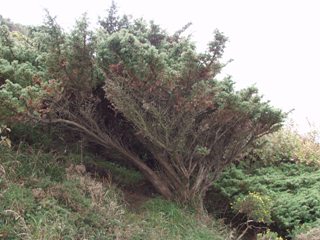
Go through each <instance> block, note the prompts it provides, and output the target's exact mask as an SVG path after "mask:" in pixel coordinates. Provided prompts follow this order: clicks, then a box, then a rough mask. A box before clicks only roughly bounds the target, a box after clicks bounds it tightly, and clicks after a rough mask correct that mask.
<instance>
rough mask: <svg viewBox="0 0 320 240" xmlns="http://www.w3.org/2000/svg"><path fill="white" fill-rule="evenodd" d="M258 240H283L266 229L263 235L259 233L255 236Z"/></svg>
mask: <svg viewBox="0 0 320 240" xmlns="http://www.w3.org/2000/svg"><path fill="white" fill-rule="evenodd" d="M257 239H258V240H283V238H282V237H279V236H278V234H277V233H275V232H272V231H270V229H268V230H267V231H266V232H265V233H259V234H258V236H257Z"/></svg>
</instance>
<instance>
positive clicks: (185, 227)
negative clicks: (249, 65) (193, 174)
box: [0, 146, 228, 240]
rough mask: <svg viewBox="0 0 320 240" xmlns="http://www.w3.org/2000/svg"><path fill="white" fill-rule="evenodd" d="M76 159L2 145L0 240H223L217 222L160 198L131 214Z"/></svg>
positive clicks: (106, 184)
mask: <svg viewBox="0 0 320 240" xmlns="http://www.w3.org/2000/svg"><path fill="white" fill-rule="evenodd" d="M77 159H79V157H77V156H76V155H69V156H63V155H58V154H50V153H43V152H41V151H35V150H34V149H32V148H24V149H23V150H21V149H20V150H18V151H17V150H16V151H12V150H9V149H6V148H3V147H2V148H1V146H0V239H32V240H37V239H48V240H53V239H137V240H138V239H190V240H191V239H195V240H196V239H213V240H220V239H221V240H222V239H227V237H228V236H227V234H228V232H227V230H226V229H225V227H223V225H221V224H220V223H218V221H215V220H213V219H209V218H208V219H207V220H206V221H204V220H199V219H197V217H196V215H195V214H193V213H192V212H190V211H188V210H186V209H182V208H180V207H179V206H177V205H176V204H174V203H171V202H167V201H164V200H162V199H161V198H153V199H149V200H148V201H147V202H145V203H144V204H143V205H142V206H141V207H140V208H139V209H135V210H129V208H128V207H127V205H126V202H125V201H124V200H123V193H122V192H121V190H119V189H117V188H115V187H114V186H113V185H112V184H110V182H109V181H106V180H105V181H101V180H98V179H93V178H92V177H90V176H89V175H88V174H87V173H86V172H85V169H84V168H83V165H81V164H80V163H78V164H77V163H76V161H77ZM72 163H73V164H72ZM114 168H116V167H115V166H114ZM118 171H120V172H121V169H120V168H119V169H118ZM129 175H130V174H129ZM132 176H134V177H133V178H137V176H136V175H135V174H133V175H131V177H132Z"/></svg>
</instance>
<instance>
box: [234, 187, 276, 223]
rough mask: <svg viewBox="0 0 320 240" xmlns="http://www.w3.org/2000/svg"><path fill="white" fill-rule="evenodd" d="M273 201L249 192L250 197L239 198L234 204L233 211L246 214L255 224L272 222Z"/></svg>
mask: <svg viewBox="0 0 320 240" xmlns="http://www.w3.org/2000/svg"><path fill="white" fill-rule="evenodd" d="M271 206H272V205H271V199H270V198H269V197H267V196H263V195H261V194H260V193H256V192H253V193H252V192H249V194H248V195H246V196H243V197H239V198H237V199H236V200H235V202H233V203H232V209H233V210H235V211H238V212H240V213H243V214H245V215H246V216H247V217H248V218H249V219H250V220H253V221H255V222H264V223H270V222H271Z"/></svg>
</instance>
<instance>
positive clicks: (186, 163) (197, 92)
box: [0, 6, 284, 207]
mask: <svg viewBox="0 0 320 240" xmlns="http://www.w3.org/2000/svg"><path fill="white" fill-rule="evenodd" d="M100 23H101V29H99V30H97V31H96V32H92V31H91V30H89V24H88V20H87V18H86V16H85V15H84V16H83V17H82V18H80V20H79V21H77V22H76V25H75V27H74V29H73V30H72V31H71V32H70V33H65V32H64V31H63V29H62V28H61V27H60V26H59V25H58V24H57V23H56V21H55V18H53V17H51V16H50V15H48V16H47V18H46V22H45V25H44V26H40V27H33V28H30V29H29V31H28V33H27V34H23V33H21V32H12V31H9V29H8V27H7V26H5V25H4V26H2V27H1V38H0V40H1V41H0V44H1V45H0V60H1V61H0V79H2V81H3V80H6V81H5V83H4V82H3V83H2V86H1V90H0V99H1V102H3V104H2V105H1V106H0V111H1V115H0V116H1V119H0V121H1V120H2V121H4V120H6V121H8V120H17V119H18V120H23V119H32V120H36V121H39V122H42V123H49V124H60V125H62V126H65V127H68V128H70V129H72V130H75V131H77V132H78V133H80V134H82V135H83V136H86V137H87V138H88V139H90V141H91V142H94V143H96V144H99V145H101V146H102V147H104V148H105V149H106V150H108V151H109V152H110V153H112V154H113V155H115V157H117V158H125V159H126V160H127V161H128V162H129V163H131V164H132V165H134V166H135V167H136V168H137V169H139V170H140V171H141V173H142V174H143V175H144V176H145V177H146V179H147V180H148V181H149V182H150V183H151V184H152V185H153V186H154V187H155V189H156V190H157V191H158V192H159V193H161V194H162V195H163V196H164V197H166V198H167V199H174V200H176V201H179V202H183V203H196V204H200V207H201V201H202V198H203V196H204V194H205V192H206V191H207V189H208V188H209V186H210V185H211V184H212V182H213V181H214V180H215V179H216V178H217V177H218V176H219V174H220V173H221V171H222V170H223V169H224V168H225V167H226V166H228V165H229V164H230V163H231V162H233V161H234V160H236V159H237V158H238V157H239V156H240V155H241V154H242V153H243V151H244V150H245V149H247V148H248V147H250V146H251V145H252V143H253V142H254V141H255V140H256V139H258V138H259V137H261V136H263V135H265V134H267V133H270V132H273V131H275V130H276V129H278V127H279V126H280V124H281V122H282V119H283V117H284V114H283V113H282V112H281V111H280V110H277V109H274V108H273V107H271V106H270V105H269V103H268V102H264V101H263V100H262V99H261V97H260V96H259V94H258V92H257V89H255V88H253V87H250V88H247V89H243V90H241V91H235V90H234V88H233V85H234V83H233V81H232V80H231V78H230V77H228V78H225V79H222V80H218V79H217V75H218V73H219V72H220V71H221V69H222V68H223V66H224V64H223V63H222V62H221V61H220V59H221V57H222V55H223V52H224V48H225V44H226V42H227V38H226V37H225V36H224V35H223V34H222V33H221V32H219V31H215V34H214V38H213V41H211V42H210V43H209V44H208V49H207V51H206V52H204V53H198V52H197V51H196V48H195V46H194V44H193V43H192V41H191V39H190V38H189V37H185V36H184V34H183V33H184V32H185V30H186V29H187V28H188V26H189V25H186V26H185V27H184V28H182V29H181V30H179V31H177V32H176V33H174V34H169V33H167V32H166V31H165V30H163V29H161V28H160V26H158V25H156V24H154V23H153V22H150V23H147V22H145V21H144V20H141V19H138V20H131V19H130V18H128V17H126V16H123V17H121V18H120V17H118V16H116V11H115V8H114V6H113V7H112V8H111V9H110V10H109V12H108V15H107V17H106V18H105V19H103V20H101V21H100ZM115 113H116V114H119V115H120V117H118V118H117V117H115V116H114V114H115ZM110 119H113V120H112V121H111V120H110ZM114 119H116V120H114ZM123 123H125V124H126V126H127V128H126V130H125V131H123V130H119V129H121V126H122V125H121V124H123ZM117 124H118V125H117ZM119 126H120V127H119ZM127 130H128V131H127ZM132 141H134V142H137V143H139V145H140V146H143V147H142V148H140V150H141V149H143V150H142V151H143V152H144V153H145V155H146V156H148V162H146V161H145V159H144V158H143V157H141V156H142V155H143V153H141V152H138V151H137V149H135V148H134V147H133V145H134V144H132ZM130 142H131V143H130ZM150 163H151V164H150Z"/></svg>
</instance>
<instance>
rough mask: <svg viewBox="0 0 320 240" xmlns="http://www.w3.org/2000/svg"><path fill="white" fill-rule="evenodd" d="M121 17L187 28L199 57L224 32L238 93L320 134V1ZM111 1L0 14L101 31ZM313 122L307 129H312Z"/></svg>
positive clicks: (154, 0)
mask: <svg viewBox="0 0 320 240" xmlns="http://www.w3.org/2000/svg"><path fill="white" fill-rule="evenodd" d="M116 2H117V5H118V7H119V10H120V13H126V14H131V15H132V16H133V17H135V18H138V17H144V18H145V19H147V20H154V21H155V22H156V23H158V24H160V25H161V26H162V27H164V28H166V29H168V30H169V31H174V30H177V29H179V28H180V27H182V26H183V25H185V24H186V23H188V22H190V21H191V22H192V23H193V25H192V27H191V28H190V33H192V35H193V39H194V41H195V42H197V45H198V46H199V49H203V48H204V47H205V44H206V43H207V42H208V41H209V40H210V38H211V37H212V33H213V30H214V29H215V28H218V29H219V30H220V31H222V32H224V33H225V35H226V36H228V37H229V39H230V41H229V43H228V45H227V49H226V53H225V57H226V59H230V58H232V59H234V61H233V62H232V63H231V64H229V66H228V67H226V68H225V70H224V73H226V74H230V75H232V76H233V80H234V81H236V83H237V86H238V87H241V88H242V87H246V86H249V85H252V84H256V86H257V87H258V88H259V90H260V92H261V93H263V95H264V96H265V99H267V100H271V103H272V104H273V105H274V106H276V107H280V108H282V109H283V110H284V111H289V110H291V109H293V108H294V109H295V111H294V112H293V113H292V114H291V115H290V117H291V118H292V119H293V120H294V121H295V122H296V123H297V124H298V125H300V129H301V131H306V130H308V121H309V122H311V123H313V124H315V125H317V126H320V109H319V107H318V105H319V104H320V88H319V86H320V67H319V66H318V64H319V60H318V59H319V57H320V28H319V24H320V12H319V11H320V1H317V0H241V1H240V0H197V1H195V0H194V1H191V0H189V1H188V0H184V1H183V0H131V1H130V0H117V1H116ZM110 4H111V0H90V1H85V0H82V1H79V0H77V1H75V0H64V1H62V0H55V1H49V0H25V1H23V0H20V1H19V0H9V1H8V0H0V14H1V15H3V16H4V17H7V18H11V19H12V20H14V21H16V22H19V23H22V24H40V23H42V20H43V15H44V11H43V9H44V8H47V9H49V11H50V12H51V14H52V15H56V16H58V22H59V23H60V24H61V25H63V26H64V27H65V28H67V29H68V28H70V27H71V26H72V25H73V24H74V20H75V19H76V18H77V17H79V16H80V15H81V14H82V13H83V12H88V15H89V17H90V19H91V22H92V23H93V24H95V23H96V22H97V20H98V16H103V14H104V13H105V10H106V9H107V8H108V7H109V6H110ZM307 119H308V121H307Z"/></svg>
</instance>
